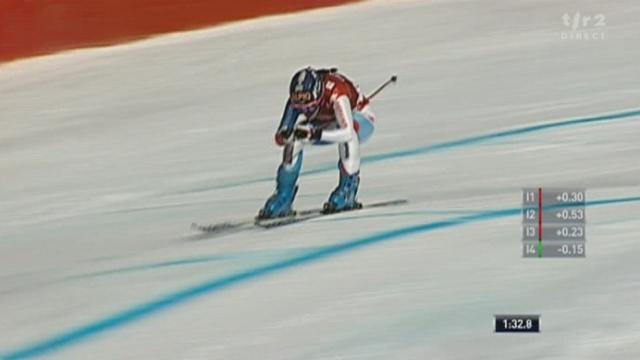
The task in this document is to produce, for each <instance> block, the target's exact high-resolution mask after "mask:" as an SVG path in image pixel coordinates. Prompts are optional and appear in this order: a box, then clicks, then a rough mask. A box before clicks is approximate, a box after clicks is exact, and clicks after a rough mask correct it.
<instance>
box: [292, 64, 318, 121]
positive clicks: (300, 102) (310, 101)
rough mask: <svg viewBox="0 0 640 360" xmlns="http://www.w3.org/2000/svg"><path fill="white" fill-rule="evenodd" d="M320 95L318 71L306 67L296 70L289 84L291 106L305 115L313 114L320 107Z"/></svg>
mask: <svg viewBox="0 0 640 360" xmlns="http://www.w3.org/2000/svg"><path fill="white" fill-rule="evenodd" d="M321 96H322V79H321V78H320V75H319V74H318V72H317V71H316V70H315V69H313V68H311V67H307V68H304V69H302V70H299V71H297V72H296V73H295V74H294V75H293V77H292V78H291V84H290V85H289V99H290V100H291V106H293V107H294V108H295V109H297V110H300V111H301V112H303V113H304V114H306V115H310V114H314V113H316V112H317V111H318V109H319V108H320V97H321Z"/></svg>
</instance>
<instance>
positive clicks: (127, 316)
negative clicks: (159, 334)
mask: <svg viewBox="0 0 640 360" xmlns="http://www.w3.org/2000/svg"><path fill="white" fill-rule="evenodd" d="M632 202H640V196H636V197H626V198H615V199H605V200H595V201H589V202H587V203H586V204H585V205H586V206H600V205H613V204H624V203H632ZM521 212H522V209H521V208H511V209H502V210H493V211H485V212H481V213H478V214H472V215H465V216H459V217H455V218H452V219H447V220H442V221H435V222H429V223H424V224H419V225H413V226H408V227H403V228H399V229H394V230H387V231H383V232H379V233H376V234H373V235H369V236H364V237H361V238H357V239H355V240H351V241H347V242H344V243H341V244H336V245H333V246H328V247H325V248H321V249H319V250H317V251H312V252H309V253H307V254H303V255H299V256H294V257H292V258H290V259H285V260H281V261H276V262H273V263H271V264H268V265H264V266H259V267H256V268H253V269H249V270H245V271H241V272H238V273H236V274H231V275H227V276H223V277H220V278H214V279H211V280H210V281H208V282H205V283H202V284H200V285H197V286H193V287H190V288H186V289H184V290H182V291H177V292H174V293H171V294H167V295H165V296H163V297H160V298H158V299H155V300H152V301H149V302H146V303H142V304H139V305H137V306H134V307H132V308H130V309H127V310H124V311H122V312H119V313H116V314H113V315H111V316H107V317H105V318H103V319H101V320H97V321H95V322H93V323H89V324H87V325H84V326H80V327H77V328H75V329H72V330H69V331H67V332H64V333H61V334H59V335H54V336H52V337H50V338H47V339H44V340H41V341H38V342H36V343H34V344H31V345H27V346H25V347H23V348H21V349H18V350H15V351H12V352H9V353H6V354H3V355H2V359H3V360H16V359H27V358H33V357H37V356H43V355H47V354H50V353H52V352H55V351H59V350H62V349H64V348H67V347H70V346H73V345H75V344H78V343H80V342H83V341H86V340H88V339H90V338H92V337H95V336H97V335H99V334H102V333H105V332H107V331H109V330H114V329H117V328H121V327H124V326H126V325H129V324H131V323H134V322H137V321H140V320H143V319H144V318H147V317H149V316H151V315H154V314H157V313H159V312H161V311H164V310H168V309H170V308H173V307H175V306H178V305H181V304H183V303H186V302H188V301H191V300H194V299H196V298H198V297H202V296H205V295H209V294H212V293H216V292H220V291H222V290H224V289H226V288H228V287H231V286H233V285H238V284H242V283H245V282H248V281H251V280H255V279H258V278H262V277H265V276H268V275H271V274H274V273H277V272H280V271H284V270H288V269H291V268H295V267H298V266H303V265H306V264H310V263H313V262H316V261H319V260H323V259H326V258H330V257H333V256H337V255H341V254H344V253H347V252H349V251H353V250H356V249H360V248H363V247H367V246H371V245H374V244H378V243H382V242H386V241H390V240H394V239H398V238H402V237H406V236H410V235H415V234H420V233H426V232H432V231H435V230H440V229H446V228H451V227H457V226H461V225H465V224H469V223H475V222H480V221H489V220H494V219H499V218H504V217H509V216H519V215H520V214H521Z"/></svg>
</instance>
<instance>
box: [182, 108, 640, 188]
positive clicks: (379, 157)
mask: <svg viewBox="0 0 640 360" xmlns="http://www.w3.org/2000/svg"><path fill="white" fill-rule="evenodd" d="M639 116H640V110H628V111H622V112H617V113H611V114H606V115H598V116H588V117H582V118H576V119H571V120H562V121H554V122H548V123H544V124H538V125H530V126H525V127H521V128H516V129H511V130H503V131H498V132H493V133H489V134H485V135H477V136H471V137H468V138H463V139H459V140H451V141H446V142H443V143H438V144H432V145H426V146H420V147H417V148H413V149H407V150H400V151H392V152H387V153H382V154H374V155H369V156H364V157H362V160H361V162H362V163H363V164H369V163H376V162H380V161H385V160H391V159H398V158H404V157H410V156H416V155H424V154H429V153H433V152H437V151H442V150H451V149H456V148H459V147H464V146H471V145H477V144H481V143H487V142H490V141H493V140H502V139H506V138H511V137H516V136H522V135H528V134H531V133H537V132H541V131H545V130H550V129H558V128H565V127H571V126H581V125H589V124H597V123H606V122H611V121H621V120H630V119H632V118H634V117H639ZM336 169H337V165H336V164H329V165H321V166H318V167H316V168H314V169H309V170H306V171H305V170H303V171H302V172H301V174H300V175H314V174H320V173H325V172H328V171H334V170H336ZM274 171H275V170H274ZM274 174H275V172H274ZM271 181H274V177H263V178H258V179H250V180H245V181H238V182H233V183H228V184H221V185H213V186H202V187H198V188H192V189H189V190H187V191H184V192H185V193H194V192H202V191H209V190H222V189H229V188H234V187H239V186H247V185H254V184H260V183H264V182H271Z"/></svg>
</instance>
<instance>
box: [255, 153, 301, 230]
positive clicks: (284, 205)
mask: <svg viewBox="0 0 640 360" xmlns="http://www.w3.org/2000/svg"><path fill="white" fill-rule="evenodd" d="M301 167H302V154H300V155H298V159H297V160H296V163H295V164H293V165H291V166H285V164H280V167H278V177H277V179H276V191H275V192H274V193H273V195H271V196H270V197H269V198H268V199H267V202H266V203H265V204H264V207H262V209H260V211H259V212H258V216H256V220H264V219H273V218H277V217H284V216H289V215H292V214H294V211H293V210H292V205H293V200H294V199H295V197H296V193H297V192H298V186H297V185H296V182H297V181H298V176H299V175H300V168H301Z"/></svg>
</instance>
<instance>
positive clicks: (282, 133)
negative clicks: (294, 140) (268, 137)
mask: <svg viewBox="0 0 640 360" xmlns="http://www.w3.org/2000/svg"><path fill="white" fill-rule="evenodd" d="M291 135H293V129H282V130H278V132H277V133H276V136H275V140H276V144H278V146H283V145H284V144H285V143H286V142H287V140H289V138H290V137H291Z"/></svg>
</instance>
